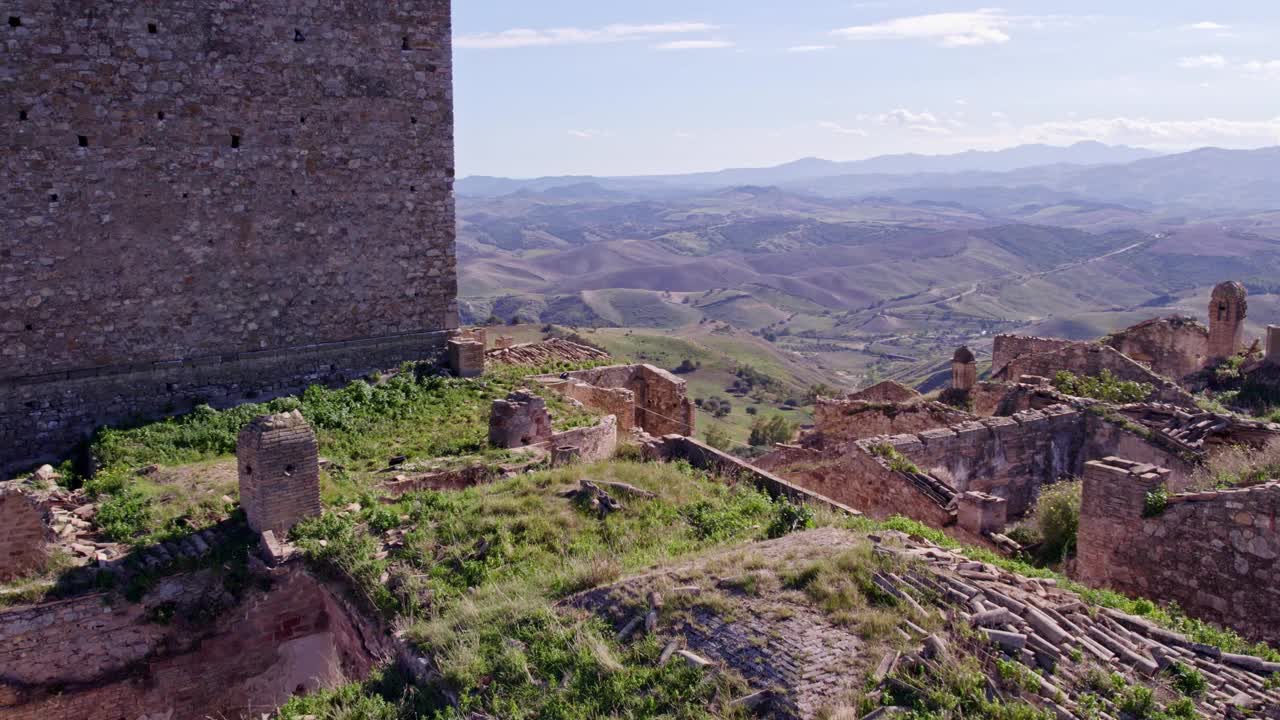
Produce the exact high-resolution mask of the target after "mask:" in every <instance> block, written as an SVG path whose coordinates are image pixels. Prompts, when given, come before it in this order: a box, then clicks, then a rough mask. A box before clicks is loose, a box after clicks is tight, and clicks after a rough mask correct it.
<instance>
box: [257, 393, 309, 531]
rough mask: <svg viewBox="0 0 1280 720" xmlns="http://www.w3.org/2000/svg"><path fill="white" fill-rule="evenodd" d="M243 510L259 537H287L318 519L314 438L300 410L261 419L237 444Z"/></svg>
mask: <svg viewBox="0 0 1280 720" xmlns="http://www.w3.org/2000/svg"><path fill="white" fill-rule="evenodd" d="M236 462H237V463H238V465H239V474H240V504H241V506H243V507H244V512H245V516H246V518H247V519H248V521H249V527H250V528H252V529H253V530H254V531H255V532H264V531H267V530H271V531H273V532H274V533H275V534H276V535H277V536H280V537H283V536H284V535H285V534H286V533H287V532H288V531H289V528H291V527H293V526H294V524H296V523H297V522H298V521H299V520H302V519H303V518H307V517H311V516H314V515H319V514H320V510H321V508H320V456H319V450H318V447H317V444H316V435H315V433H314V432H312V430H311V426H310V425H308V424H307V421H306V420H304V419H303V418H302V414H301V413H299V412H298V411H297V410H294V411H293V412H291V413H284V414H281V415H269V416H263V417H260V418H257V419H256V420H254V421H253V422H251V423H249V425H247V426H246V427H245V429H244V430H241V431H240V436H239V438H238V439H237V442H236Z"/></svg>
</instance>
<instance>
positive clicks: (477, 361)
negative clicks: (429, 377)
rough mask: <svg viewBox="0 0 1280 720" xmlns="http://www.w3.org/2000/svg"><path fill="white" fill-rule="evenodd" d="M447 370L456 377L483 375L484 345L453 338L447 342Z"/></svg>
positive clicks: (478, 342)
mask: <svg viewBox="0 0 1280 720" xmlns="http://www.w3.org/2000/svg"><path fill="white" fill-rule="evenodd" d="M449 369H450V370H452V371H453V374H454V375H457V376H458V377H464V378H465V377H477V376H480V375H483V374H484V343H483V342H480V341H477V340H466V339H458V338H455V339H453V340H450V341H449Z"/></svg>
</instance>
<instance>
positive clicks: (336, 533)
mask: <svg viewBox="0 0 1280 720" xmlns="http://www.w3.org/2000/svg"><path fill="white" fill-rule="evenodd" d="M588 478H589V479H592V480H602V481H617V482H623V483H627V484H630V485H634V486H636V487H639V488H642V489H644V490H648V491H650V492H653V493H655V494H656V497H654V498H651V499H650V498H640V497H630V496H628V495H627V494H626V493H625V492H618V493H615V495H616V496H617V497H618V498H619V499H620V500H621V502H622V503H623V504H624V506H625V507H624V509H623V510H622V511H621V512H618V513H613V514H611V515H609V516H608V517H605V518H601V517H599V516H598V515H597V514H596V512H595V511H593V510H590V509H589V508H586V507H584V506H582V505H581V504H580V503H577V502H574V501H572V500H571V499H569V498H566V497H563V496H562V494H563V492H564V491H565V490H567V489H572V488H574V487H576V486H577V483H578V481H579V480H581V479H588ZM793 514H794V509H793V508H792V507H791V506H789V505H787V504H785V503H779V504H775V503H774V502H773V501H771V500H770V499H769V498H768V497H767V496H765V495H763V494H761V493H759V492H757V491H755V490H753V489H750V488H747V487H745V486H735V487H729V486H727V485H725V484H724V483H723V482H722V481H720V480H718V479H714V478H711V477H708V476H706V475H704V474H703V473H700V472H697V471H694V470H691V469H690V468H689V467H688V466H687V465H684V464H680V463H678V464H673V465H654V464H638V463H631V462H620V461H615V462H612V463H602V464H597V465H589V466H576V467H570V468H562V469H557V470H550V471H541V472H536V473H531V474H527V475H523V476H520V477H517V478H513V479H510V480H506V481H501V482H498V483H495V484H492V485H486V486H482V487H476V488H471V489H468V490H464V491H455V492H420V493H411V494H408V495H406V496H404V497H402V498H400V499H399V500H398V501H397V502H396V503H394V504H391V505H382V506H378V507H374V508H365V509H363V510H362V511H361V513H360V514H358V515H347V516H345V517H343V516H340V515H339V514H336V513H332V512H330V513H327V514H325V515H324V516H322V517H320V518H317V519H314V520H311V521H308V522H305V523H303V524H302V525H300V526H298V527H297V528H295V531H294V536H295V539H296V541H297V542H298V543H299V545H300V546H301V547H302V548H303V549H304V551H305V552H306V553H307V555H308V557H309V558H310V560H311V561H312V562H314V563H316V564H317V565H318V566H319V567H320V568H322V569H324V570H326V571H329V572H334V573H336V574H337V575H339V576H340V577H343V578H344V579H348V580H351V581H354V585H355V587H357V588H358V589H359V592H360V594H361V595H362V596H363V597H365V598H366V600H367V601H369V602H370V603H371V604H373V605H375V606H377V607H378V608H379V609H380V610H382V611H383V612H385V613H386V614H388V615H389V616H395V617H398V618H400V622H401V623H402V625H404V626H405V628H406V634H407V637H409V638H410V639H411V641H413V642H414V643H415V644H417V645H418V646H419V647H420V648H421V649H422V650H423V651H424V652H425V653H427V654H428V655H429V656H430V657H432V658H434V659H435V663H436V665H437V666H438V669H439V671H440V679H439V682H438V686H437V687H435V688H434V689H433V693H434V694H433V697H435V698H436V699H435V700H433V701H429V702H435V703H436V705H435V706H434V707H433V708H432V709H431V711H430V712H428V713H426V714H424V715H423V716H424V717H456V716H457V715H455V714H454V713H455V712H458V711H461V712H462V713H463V716H465V715H466V713H468V712H482V713H487V714H489V715H490V716H494V717H503V718H526V717H538V718H584V719H585V718H593V717H636V718H643V717H674V718H704V717H712V715H711V714H710V710H709V709H708V703H710V702H712V701H713V700H714V699H716V698H719V699H720V700H726V699H729V695H727V694H726V693H727V692H728V690H729V686H728V685H725V683H727V682H729V681H728V679H727V678H717V679H712V680H706V679H704V678H702V677H701V674H700V673H694V672H692V671H690V670H688V669H687V668H685V667H684V665H683V664H682V663H672V664H670V665H668V666H665V667H662V668H658V667H655V662H654V660H655V658H656V656H657V653H658V652H660V651H661V647H657V646H655V645H653V644H652V643H643V642H642V643H639V644H637V645H634V646H629V647H622V646H619V645H618V644H617V643H615V642H614V641H613V639H612V636H611V635H612V634H611V633H610V632H608V630H607V628H604V627H603V626H602V625H601V624H600V622H599V621H598V620H593V619H581V618H574V617H570V616H564V615H562V614H560V613H559V612H557V611H555V610H554V608H553V604H554V603H555V602H556V601H557V600H559V599H561V598H564V597H566V596H568V595H570V594H572V593H575V592H578V591H581V590H584V589H588V588H591V587H596V586H598V585H601V584H604V583H608V582H611V581H613V580H615V579H617V578H619V577H622V576H624V575H626V574H629V573H635V572H637V571H639V570H641V569H643V568H648V567H652V566H654V565H659V564H662V563H667V562H672V561H674V560H676V559H678V558H682V557H688V556H691V555H694V554H696V553H699V552H701V551H704V550H707V549H709V548H713V547H719V546H723V545H725V544H728V543H735V542H742V541H745V540H754V539H762V538H764V537H765V536H767V535H768V534H769V533H770V529H771V527H772V526H775V525H776V524H777V521H779V519H781V521H782V522H784V523H788V528H791V527H792V526H793V525H792V524H790V523H789V520H790V519H793V518H792V515H793ZM385 518H392V520H391V521H390V524H395V525H402V526H403V529H404V530H405V532H406V535H405V544H404V547H403V548H402V549H400V550H398V551H396V552H394V553H392V555H391V556H390V557H387V558H385V559H377V558H376V557H375V554H376V549H377V545H378V543H377V541H376V537H375V535H374V534H373V531H374V529H379V528H385V527H386V526H387V525H388V522H387V521H386V520H385ZM809 521H810V519H809V518H807V517H806V518H802V519H801V522H799V523H797V524H795V525H794V527H796V528H798V527H803V526H804V525H806V524H808V522H809ZM321 541H323V542H321ZM383 573H388V574H389V575H390V577H391V581H390V582H388V583H384V582H382V581H381V579H380V578H381V576H382V574H383ZM428 694H429V695H432V693H428ZM342 697H345V696H342V695H341V693H339V694H338V695H335V702H340V701H341V702H346V701H344V700H342V699H341V698H342ZM446 697H451V698H456V700H457V705H456V707H457V708H458V710H455V709H454V708H453V707H451V706H450V707H446V705H447V703H443V701H441V700H440V698H446ZM385 699H386V701H387V703H388V705H387V706H385V707H393V708H399V707H400V705H401V701H402V698H398V697H388V698H385ZM397 712H399V710H397ZM402 716H404V717H407V716H406V715H402ZM286 717H291V716H289V715H286ZM374 717H381V716H374ZM388 717H391V716H388Z"/></svg>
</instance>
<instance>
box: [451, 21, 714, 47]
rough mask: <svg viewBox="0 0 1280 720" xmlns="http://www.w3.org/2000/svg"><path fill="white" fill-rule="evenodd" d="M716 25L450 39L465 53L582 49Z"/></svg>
mask: <svg viewBox="0 0 1280 720" xmlns="http://www.w3.org/2000/svg"><path fill="white" fill-rule="evenodd" d="M716 29H717V26H716V25H711V24H708V23H703V22H670V23H656V24H649V25H626V24H614V25H606V26H605V27H601V28H572V27H570V28H552V29H549V30H533V29H529V28H514V29H511V30H502V31H500V32H485V33H473V34H470V35H459V36H457V37H455V38H454V40H453V46H454V47H456V48H469V49H484V50H493V49H506V48H522V47H545V46H548V45H586V44H591V43H611V42H623V41H626V40H639V39H644V38H646V37H652V36H654V35H670V34H687V33H700V32H710V31H712V30H716Z"/></svg>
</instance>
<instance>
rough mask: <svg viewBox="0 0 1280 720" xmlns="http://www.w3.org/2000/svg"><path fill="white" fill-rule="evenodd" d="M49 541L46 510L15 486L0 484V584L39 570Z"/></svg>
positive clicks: (45, 557) (46, 554)
mask: <svg viewBox="0 0 1280 720" xmlns="http://www.w3.org/2000/svg"><path fill="white" fill-rule="evenodd" d="M48 540H49V518H48V511H47V509H46V508H44V507H43V506H42V505H41V503H40V502H39V500H37V499H36V498H35V497H33V496H32V495H31V494H30V493H27V492H25V491H23V490H21V489H19V488H17V487H16V486H15V485H14V483H0V582H4V581H6V580H12V579H13V578H16V577H21V576H23V575H26V574H28V573H30V572H33V571H36V570H39V569H40V568H41V567H42V566H43V565H44V562H45V560H46V559H47V557H48V549H47V545H48Z"/></svg>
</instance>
